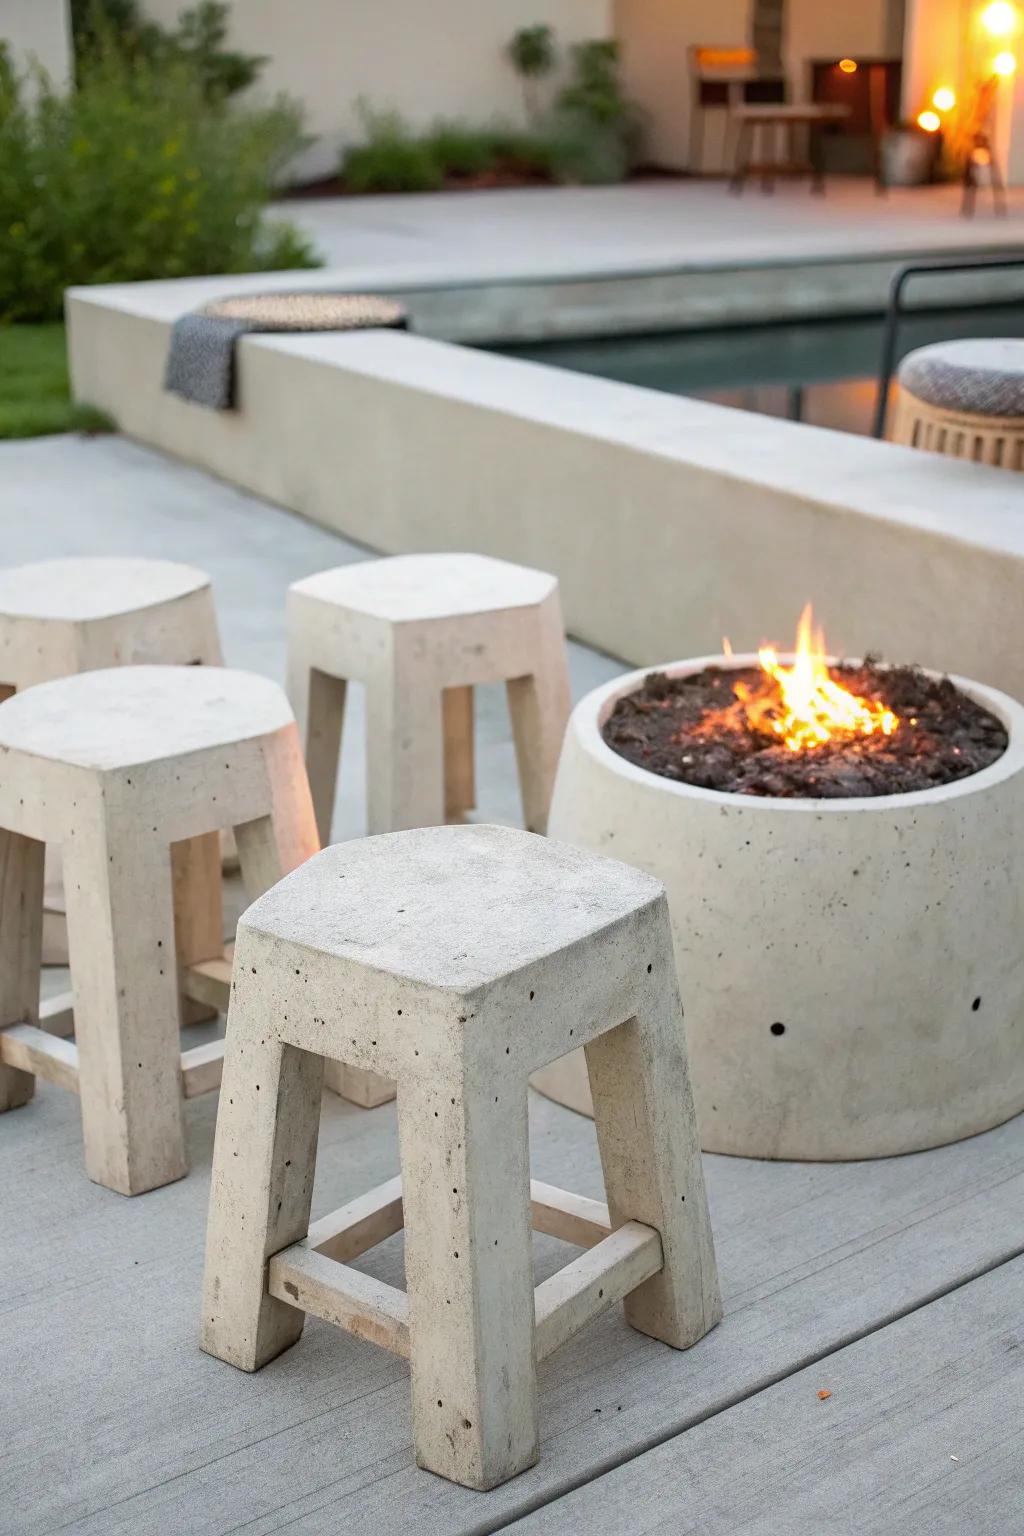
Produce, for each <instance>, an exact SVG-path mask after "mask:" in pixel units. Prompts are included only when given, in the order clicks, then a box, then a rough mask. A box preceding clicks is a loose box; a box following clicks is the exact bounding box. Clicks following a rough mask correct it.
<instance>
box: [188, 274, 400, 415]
mask: <svg viewBox="0 0 1024 1536" xmlns="http://www.w3.org/2000/svg"><path fill="white" fill-rule="evenodd" d="M407 324H408V318H407V315H406V312H405V309H404V308H403V306H402V305H401V304H400V303H398V302H397V300H395V299H388V298H381V297H378V296H376V295H368V294H352V293H343V294H339V293H315V292H314V293H310V292H306V293H270V294H266V293H263V294H242V295H239V296H238V297H237V298H231V299H218V300H216V301H215V302H214V303H213V304H208V305H206V307H205V308H204V309H199V310H195V311H193V312H192V313H191V314H187V315H182V317H181V319H180V320H176V321H175V322H174V326H173V327H172V330H171V345H170V350H169V352H168V354H167V367H166V371H165V374H164V388H165V389H167V390H169V391H170V392H171V393H172V394H175V395H180V396H181V397H182V399H184V400H191V401H193V402H194V403H195V404H196V405H205V406H208V407H209V408H210V409H211V410H215V411H229V410H232V409H233V408H234V406H235V402H236V393H237V367H236V360H235V350H236V347H237V345H238V339H239V337H240V336H247V335H251V334H253V333H269V332H282V331H290V332H301V331H353V330H367V329H371V328H373V329H378V328H383V329H386V330H404V329H405V328H406V326H407Z"/></svg>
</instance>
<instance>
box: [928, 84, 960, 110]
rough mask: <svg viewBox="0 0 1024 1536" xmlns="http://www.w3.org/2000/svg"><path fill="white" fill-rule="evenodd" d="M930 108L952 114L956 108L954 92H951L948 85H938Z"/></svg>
mask: <svg viewBox="0 0 1024 1536" xmlns="http://www.w3.org/2000/svg"><path fill="white" fill-rule="evenodd" d="M932 106H933V107H937V108H938V109H939V111H940V112H952V110H953V108H954V107H955V106H956V92H955V91H951V90H950V88H949V86H948V85H940V86H939V89H938V90H937V91H936V92H935V95H934V96H933V97H932Z"/></svg>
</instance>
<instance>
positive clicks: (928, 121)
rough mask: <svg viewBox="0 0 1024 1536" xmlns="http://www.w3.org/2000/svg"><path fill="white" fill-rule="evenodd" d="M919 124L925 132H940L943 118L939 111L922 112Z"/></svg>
mask: <svg viewBox="0 0 1024 1536" xmlns="http://www.w3.org/2000/svg"><path fill="white" fill-rule="evenodd" d="M917 126H918V127H919V128H923V129H924V131H925V133H938V131H939V129H940V128H941V127H942V119H941V117H940V116H939V114H938V113H937V112H920V113H918V118H917Z"/></svg>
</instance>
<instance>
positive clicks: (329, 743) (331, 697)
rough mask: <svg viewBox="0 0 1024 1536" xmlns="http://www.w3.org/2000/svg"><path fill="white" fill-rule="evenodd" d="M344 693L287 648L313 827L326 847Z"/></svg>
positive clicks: (339, 683) (336, 681) (337, 680)
mask: <svg viewBox="0 0 1024 1536" xmlns="http://www.w3.org/2000/svg"><path fill="white" fill-rule="evenodd" d="M345 693H346V683H345V679H344V678H342V677H332V676H331V675H330V673H328V672H321V671H320V670H319V668H317V667H313V666H310V664H309V662H308V660H307V659H306V657H305V656H303V655H302V653H301V649H299V648H298V647H295V646H293V645H290V646H289V653H288V697H289V699H290V700H291V706H292V709H293V710H294V711H295V718H296V720H297V721H298V723H299V733H300V735H301V737H302V741H303V744H304V747H305V755H306V772H307V773H308V775H309V788H310V792H311V794H312V796H313V807H314V810H315V811H316V824H317V828H318V830H319V833H320V841H321V843H323V844H325V845H326V844H327V843H329V842H330V840H331V821H332V818H333V816H334V799H335V795H336V793H337V788H338V766H339V763H340V760H341V731H342V725H343V723H344V719H345Z"/></svg>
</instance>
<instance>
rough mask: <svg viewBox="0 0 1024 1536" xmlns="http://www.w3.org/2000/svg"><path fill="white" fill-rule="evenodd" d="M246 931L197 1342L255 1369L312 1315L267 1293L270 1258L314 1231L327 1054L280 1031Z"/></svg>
mask: <svg viewBox="0 0 1024 1536" xmlns="http://www.w3.org/2000/svg"><path fill="white" fill-rule="evenodd" d="M261 986H262V982H261V981H260V978H259V977H258V976H253V975H252V974H251V967H250V966H249V965H248V963H247V961H246V955H245V942H244V938H243V937H242V936H240V937H239V942H238V948H237V950H236V955H235V980H234V983H233V991H232V995H231V1011H230V1013H229V1016H228V1029H227V1044H226V1048H225V1052H224V1076H223V1079H222V1081H221V1090H220V1095H221V1096H220V1108H219V1111H218V1114H217V1139H216V1142H215V1144H214V1149H213V1180H212V1184H211V1187H210V1214H209V1221H208V1224H207V1232H206V1267H205V1272H204V1278H203V1314H202V1325H201V1329H200V1337H199V1342H200V1344H201V1346H202V1348H203V1349H204V1350H205V1351H206V1353H207V1354H209V1355H216V1356H217V1358H218V1359H220V1360H226V1361H227V1362H228V1364H229V1365H236V1366H238V1368H239V1369H240V1370H243V1371H258V1370H259V1368H260V1366H261V1365H266V1363H267V1361H268V1360H273V1358H274V1357H275V1355H279V1354H280V1353H281V1351H282V1350H285V1349H287V1348H288V1347H289V1345H291V1344H294V1343H295V1341H296V1339H297V1338H298V1337H299V1335H300V1333H301V1332H302V1325H303V1323H304V1322H305V1314H304V1313H303V1312H301V1311H299V1310H298V1309H297V1308H295V1307H290V1306H288V1305H286V1304H285V1303H284V1302H281V1301H277V1300H276V1299H275V1298H274V1297H273V1296H270V1295H268V1294H267V1282H266V1270H267V1259H268V1258H269V1257H270V1255H271V1254H274V1253H278V1252H279V1251H280V1250H281V1249H282V1248H287V1247H288V1246H289V1244H291V1243H295V1242H298V1241H299V1239H300V1238H303V1237H305V1235H306V1233H307V1231H308V1230H309V1207H310V1200H311V1199H312V1194H313V1175H314V1172H315V1169H316V1144H317V1133H318V1130H319V1125H320V1095H321V1091H322V1086H323V1061H322V1058H321V1057H319V1056H314V1055H311V1054H310V1053H309V1052H308V1051H300V1050H299V1049H298V1048H297V1047H296V1046H293V1045H284V1044H282V1042H281V1041H280V1040H278V1039H276V1038H275V1036H274V1033H273V1029H274V1021H273V1019H271V1018H269V1017H267V1015H266V1012H265V1008H264V999H263V997H262V995H261V994H260V992H259V988H260V987H261Z"/></svg>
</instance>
